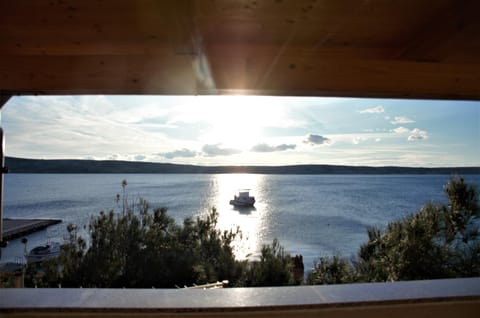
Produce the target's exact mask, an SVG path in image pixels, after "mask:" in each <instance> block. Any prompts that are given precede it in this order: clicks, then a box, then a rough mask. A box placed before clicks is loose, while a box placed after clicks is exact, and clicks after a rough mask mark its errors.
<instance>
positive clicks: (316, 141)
mask: <svg viewBox="0 0 480 318" xmlns="http://www.w3.org/2000/svg"><path fill="white" fill-rule="evenodd" d="M303 142H304V143H306V144H309V145H312V146H315V145H331V144H332V140H331V139H329V138H327V137H323V136H320V135H314V134H308V136H307V137H306V139H304V140H303Z"/></svg>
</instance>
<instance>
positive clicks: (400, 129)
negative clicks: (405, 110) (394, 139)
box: [391, 126, 410, 134]
mask: <svg viewBox="0 0 480 318" xmlns="http://www.w3.org/2000/svg"><path fill="white" fill-rule="evenodd" d="M391 131H392V132H394V133H397V134H408V133H409V132H410V129H408V128H405V127H402V126H400V127H397V128H395V129H392V130H391Z"/></svg>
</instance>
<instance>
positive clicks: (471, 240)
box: [308, 177, 480, 284]
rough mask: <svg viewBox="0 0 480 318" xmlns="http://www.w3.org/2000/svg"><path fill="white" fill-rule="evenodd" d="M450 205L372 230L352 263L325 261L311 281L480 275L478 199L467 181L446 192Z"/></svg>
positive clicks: (425, 208)
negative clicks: (384, 227)
mask: <svg viewBox="0 0 480 318" xmlns="http://www.w3.org/2000/svg"><path fill="white" fill-rule="evenodd" d="M444 191H445V194H446V195H447V197H448V201H449V204H448V206H445V205H435V204H433V203H428V204H426V205H425V206H423V207H422V208H421V209H420V211H418V212H417V213H416V214H412V215H410V216H408V217H405V218H403V219H401V220H398V221H394V222H391V223H389V224H388V225H387V227H386V229H385V230H384V231H382V230H380V229H378V228H375V227H374V228H370V229H368V242H366V243H365V244H363V245H361V247H360V249H359V252H358V258H357V259H355V260H354V261H352V262H348V261H346V260H345V259H341V258H339V257H337V256H335V257H333V258H321V259H320V260H319V262H318V263H317V264H316V265H315V268H314V269H313V271H312V272H311V273H310V275H309V277H308V282H309V283H312V284H331V283H346V282H355V281H368V282H372V281H373V282H375V281H397V280H415V279H436V278H448V277H469V276H480V236H479V235H480V220H479V211H480V209H479V205H478V199H477V194H476V191H475V189H474V188H473V186H471V185H467V184H466V183H465V182H464V180H463V179H462V178H459V177H454V178H452V179H451V180H450V181H449V182H448V183H447V185H446V186H445V188H444Z"/></svg>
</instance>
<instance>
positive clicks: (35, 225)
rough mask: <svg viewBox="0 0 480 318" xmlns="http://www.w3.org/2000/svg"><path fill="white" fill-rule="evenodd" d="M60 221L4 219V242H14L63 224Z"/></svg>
mask: <svg viewBox="0 0 480 318" xmlns="http://www.w3.org/2000/svg"><path fill="white" fill-rule="evenodd" d="M61 222H62V220H60V219H10V218H5V219H3V240H5V241H7V240H12V239H15V238H18V237H20V236H23V235H26V234H29V233H33V232H36V231H40V230H43V229H45V228H47V227H49V226H51V225H54V224H58V223H61Z"/></svg>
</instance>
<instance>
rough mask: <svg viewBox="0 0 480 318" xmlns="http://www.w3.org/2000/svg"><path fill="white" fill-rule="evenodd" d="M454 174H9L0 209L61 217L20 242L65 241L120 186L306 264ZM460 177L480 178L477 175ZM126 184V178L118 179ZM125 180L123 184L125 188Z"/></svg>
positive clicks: (254, 247) (15, 245) (349, 251)
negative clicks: (250, 202) (246, 194)
mask: <svg viewBox="0 0 480 318" xmlns="http://www.w3.org/2000/svg"><path fill="white" fill-rule="evenodd" d="M451 177H452V176H451V175H264V174H7V175H6V176H5V185H4V217H7V218H55V219H61V220H62V221H63V222H62V223H60V224H58V225H54V226H51V227H48V228H47V229H45V230H42V231H39V232H35V233H32V234H29V235H27V236H26V238H27V239H28V242H27V246H26V250H27V251H28V250H30V249H31V248H33V247H35V246H37V245H41V244H45V243H46V242H48V241H59V242H62V241H63V240H64V239H65V238H66V234H67V231H66V227H67V225H68V224H71V223H72V224H75V225H77V228H78V229H79V234H80V235H82V236H84V237H85V238H86V239H87V240H88V224H89V222H90V220H91V218H92V217H95V216H96V215H98V214H99V212H100V211H105V212H107V211H110V210H113V211H115V212H116V213H118V214H121V211H122V204H121V200H120V202H119V201H118V200H117V195H120V198H121V197H123V196H124V195H125V198H126V199H127V202H128V205H129V206H132V207H134V206H135V204H136V203H138V202H139V200H140V198H142V199H145V200H147V201H148V202H149V204H150V206H151V207H152V208H161V207H165V208H167V211H168V214H169V215H170V216H172V217H173V218H174V219H175V220H176V221H177V222H179V223H181V222H183V220H184V219H185V218H188V217H193V218H196V217H204V216H205V215H206V214H207V213H209V211H211V209H213V208H215V209H216V210H217V212H218V215H219V218H218V224H217V227H218V228H219V229H220V230H228V229H237V228H238V229H239V230H240V232H241V235H239V236H237V239H236V241H235V242H234V250H235V254H236V257H237V258H238V259H250V260H254V259H258V257H259V254H260V251H261V248H262V245H264V244H271V243H272V241H273V240H274V239H275V238H276V239H278V240H279V242H280V244H281V245H282V246H283V248H284V250H285V252H287V253H290V254H292V255H302V256H303V261H304V264H305V268H306V269H307V270H308V269H309V268H312V267H313V265H314V263H315V261H316V260H318V258H319V257H322V256H331V255H340V256H344V257H347V258H348V257H352V256H353V255H355V254H356V253H357V251H358V249H359V247H360V245H361V244H362V243H365V242H366V241H367V229H368V228H369V227H372V226H377V227H380V228H384V227H385V226H386V225H387V224H388V222H391V221H395V220H398V219H401V218H402V217H405V216H407V215H409V214H412V213H414V212H416V211H418V210H419V209H420V208H421V207H422V206H423V205H424V204H426V203H428V202H434V203H441V204H446V203H447V198H446V196H445V194H444V186H445V184H446V183H447V182H448V180H449V179H450V178H451ZM463 177H464V179H465V180H466V181H467V182H468V183H471V184H475V185H476V186H477V188H478V185H479V184H480V175H466V176H463ZM124 181H126V186H125V187H122V182H124ZM239 189H249V191H250V194H251V195H253V196H255V199H256V203H255V206H254V208H247V209H238V208H234V207H233V206H231V205H230V204H229V201H230V199H232V198H233V196H234V194H235V193H236V192H237V191H238V190H239ZM124 190H125V194H124V192H123V191H124ZM21 239H22V238H18V239H14V240H11V241H10V242H9V244H8V246H7V247H6V248H4V249H2V258H1V260H0V262H7V261H19V260H21V259H22V258H23V255H24V253H25V252H24V251H25V245H24V244H22V243H21Z"/></svg>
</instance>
